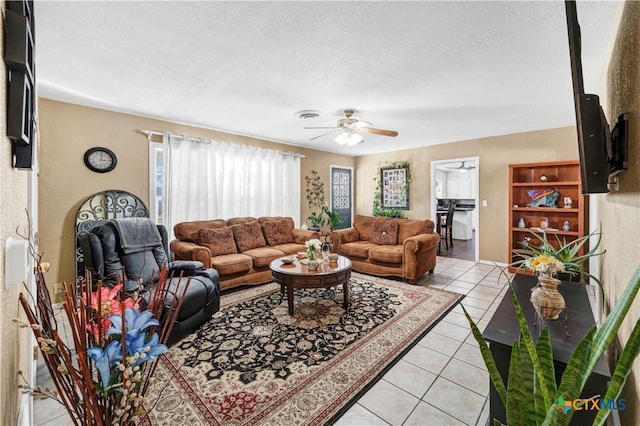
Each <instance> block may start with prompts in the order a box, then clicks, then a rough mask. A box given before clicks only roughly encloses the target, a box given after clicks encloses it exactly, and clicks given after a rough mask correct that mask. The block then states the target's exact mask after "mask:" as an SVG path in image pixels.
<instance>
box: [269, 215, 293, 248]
mask: <svg viewBox="0 0 640 426" xmlns="http://www.w3.org/2000/svg"><path fill="white" fill-rule="evenodd" d="M262 232H263V233H264V237H265V239H266V240H267V244H269V245H270V246H277V245H278V244H286V243H292V242H293V235H291V230H290V229H289V224H287V222H286V221H284V220H270V221H268V222H264V223H263V224H262Z"/></svg>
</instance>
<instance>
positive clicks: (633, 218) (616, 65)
mask: <svg viewBox="0 0 640 426" xmlns="http://www.w3.org/2000/svg"><path fill="white" fill-rule="evenodd" d="M606 94H607V96H606V97H607V99H608V105H606V107H607V110H608V119H609V123H613V122H615V119H616V117H617V116H618V115H619V114H621V113H623V112H628V113H629V170H628V171H626V172H624V173H622V174H621V175H620V191H618V192H611V193H609V194H606V195H599V196H598V197H597V200H598V210H599V215H600V220H601V221H602V230H603V233H604V235H603V240H602V245H603V247H604V248H605V249H606V250H607V253H606V255H605V259H604V262H603V267H602V281H603V284H604V288H605V302H606V305H607V309H609V308H610V307H611V306H613V305H615V303H616V302H617V300H618V298H619V297H620V294H621V293H622V292H623V291H624V289H625V287H626V285H627V284H628V282H629V279H630V278H631V276H632V275H633V272H634V271H635V269H636V268H638V266H639V265H640V262H639V261H640V227H639V226H638V224H639V223H640V3H638V2H627V4H626V5H625V8H624V12H623V15H622V20H621V24H620V29H619V32H618V36H617V40H616V43H615V45H614V49H613V53H612V58H611V61H610V63H609V68H608V75H607V93H606ZM603 106H604V105H603ZM639 299H640V298H638V297H636V300H635V303H634V304H633V306H632V309H631V310H630V311H629V313H628V315H627V318H626V320H625V321H624V323H623V324H622V326H621V328H620V331H619V332H618V338H619V340H620V342H621V343H623V344H624V343H625V342H626V341H627V340H628V338H629V335H630V334H631V330H632V328H633V326H634V325H635V324H636V322H637V321H638V320H639V319H640V300H639ZM638 395H640V362H639V361H638V360H637V359H636V362H635V364H634V369H633V371H632V374H631V375H630V376H629V379H628V382H627V386H626V388H625V390H624V393H623V397H625V398H626V401H627V404H628V409H627V410H626V411H623V412H621V418H622V424H629V425H631V424H636V425H637V424H640V401H639V399H638Z"/></svg>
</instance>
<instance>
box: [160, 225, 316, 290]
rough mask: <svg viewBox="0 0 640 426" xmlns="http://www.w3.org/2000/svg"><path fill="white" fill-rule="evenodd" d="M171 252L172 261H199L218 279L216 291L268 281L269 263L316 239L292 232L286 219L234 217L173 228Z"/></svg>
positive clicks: (298, 250)
mask: <svg viewBox="0 0 640 426" xmlns="http://www.w3.org/2000/svg"><path fill="white" fill-rule="evenodd" d="M173 233H174V234H175V236H176V239H175V240H173V241H171V251H172V252H173V254H174V256H175V258H176V260H199V261H200V262H202V263H204V266H205V267H206V268H215V269H216V270H217V271H218V274H219V275H220V289H221V290H224V289H227V288H231V287H236V286H239V285H244V284H263V283H266V282H269V281H271V270H270V269H269V264H270V263H271V261H272V260H274V259H276V258H278V257H282V256H286V255H289V254H295V253H298V252H300V251H305V250H306V247H305V245H304V243H305V241H307V240H309V239H311V238H318V234H317V233H316V232H312V231H306V230H302V229H295V228H294V223H293V219H291V218H290V217H261V218H258V219H256V218H253V217H238V218H233V219H229V220H224V219H217V220H205V221H196V222H181V223H178V224H177V225H175V226H174V227H173Z"/></svg>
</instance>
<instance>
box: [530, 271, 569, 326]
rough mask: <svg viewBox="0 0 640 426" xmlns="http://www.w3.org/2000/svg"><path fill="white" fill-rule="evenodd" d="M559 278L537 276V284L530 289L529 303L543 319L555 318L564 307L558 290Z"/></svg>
mask: <svg viewBox="0 0 640 426" xmlns="http://www.w3.org/2000/svg"><path fill="white" fill-rule="evenodd" d="M558 285H560V280H559V279H557V278H553V277H552V276H549V275H540V276H538V285H537V286H536V287H534V288H533V289H532V290H531V298H530V299H529V300H531V304H533V307H534V308H535V309H536V312H537V313H538V315H540V318H542V320H543V321H551V320H557V319H558V317H559V316H560V312H562V311H563V310H564V308H565V307H566V305H565V302H564V297H562V294H560V292H559V291H558Z"/></svg>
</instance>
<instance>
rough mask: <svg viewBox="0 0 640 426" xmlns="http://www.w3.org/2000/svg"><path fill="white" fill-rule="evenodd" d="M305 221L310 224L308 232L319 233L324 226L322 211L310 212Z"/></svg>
mask: <svg viewBox="0 0 640 426" xmlns="http://www.w3.org/2000/svg"><path fill="white" fill-rule="evenodd" d="M307 220H308V221H309V222H311V226H310V227H309V230H311V231H315V232H318V231H320V229H322V227H323V226H324V224H325V219H324V217H323V212H322V210H320V211H319V212H311V214H310V215H309V216H308V217H307Z"/></svg>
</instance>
